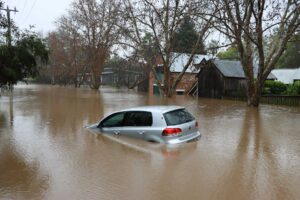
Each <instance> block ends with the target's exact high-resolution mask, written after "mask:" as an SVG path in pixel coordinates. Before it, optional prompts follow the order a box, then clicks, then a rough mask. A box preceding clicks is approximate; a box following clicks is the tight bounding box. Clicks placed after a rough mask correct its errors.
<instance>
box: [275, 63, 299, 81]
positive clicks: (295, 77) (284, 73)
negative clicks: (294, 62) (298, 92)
mask: <svg viewBox="0 0 300 200" xmlns="http://www.w3.org/2000/svg"><path fill="white" fill-rule="evenodd" d="M272 74H274V76H275V77H276V80H277V81H280V82H283V83H285V84H293V83H294V82H296V81H300V67H299V68H298V69H274V70H272Z"/></svg>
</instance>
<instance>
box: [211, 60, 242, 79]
mask: <svg viewBox="0 0 300 200" xmlns="http://www.w3.org/2000/svg"><path fill="white" fill-rule="evenodd" d="M213 63H214V64H215V66H216V67H217V68H218V69H219V71H220V72H221V73H222V74H223V75H224V76H225V77H235V78H245V73H244V70H243V67H242V65H241V62H240V61H232V60H213Z"/></svg>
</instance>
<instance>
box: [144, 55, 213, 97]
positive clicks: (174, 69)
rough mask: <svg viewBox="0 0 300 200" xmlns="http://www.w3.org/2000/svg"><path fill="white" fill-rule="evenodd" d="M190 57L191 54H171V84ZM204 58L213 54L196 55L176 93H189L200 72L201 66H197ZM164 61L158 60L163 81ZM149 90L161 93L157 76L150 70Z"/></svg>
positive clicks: (157, 68) (157, 69) (158, 69)
mask: <svg viewBox="0 0 300 200" xmlns="http://www.w3.org/2000/svg"><path fill="white" fill-rule="evenodd" d="M189 58H190V54H185V53H175V52H174V53H172V54H171V65H170V80H171V84H172V82H173V81H174V80H175V78H176V76H178V75H179V74H180V73H181V72H182V70H183V68H184V66H185V65H186V63H188V60H189ZM204 58H206V59H209V58H211V56H209V55H200V54H195V55H194V57H193V61H192V62H191V64H190V66H189V67H188V68H187V70H186V72H185V74H184V75H183V77H182V79H181V81H180V82H179V84H178V85H177V88H176V94H178V95H182V94H187V93H188V91H189V90H190V89H191V87H192V86H193V85H194V84H195V82H196V81H197V79H196V76H195V75H196V74H198V72H199V67H198V66H197V64H199V63H200V62H201V61H202V59H204ZM162 63H163V62H162V61H161V60H160V59H158V60H157V66H156V73H157V75H158V77H159V79H160V81H161V82H162V83H163V78H164V76H163V73H164V66H163V64H162ZM149 92H150V93H152V94H153V93H154V94H159V87H158V86H157V84H156V83H155V78H154V75H153V73H152V72H150V75H149Z"/></svg>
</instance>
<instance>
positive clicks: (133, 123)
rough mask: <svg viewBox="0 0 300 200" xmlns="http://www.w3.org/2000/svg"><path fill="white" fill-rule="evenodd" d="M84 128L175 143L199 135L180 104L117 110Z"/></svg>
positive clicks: (196, 126)
mask: <svg viewBox="0 0 300 200" xmlns="http://www.w3.org/2000/svg"><path fill="white" fill-rule="evenodd" d="M88 128H90V129H98V130H99V131H100V132H102V133H108V134H116V135H124V136H130V137H135V138H140V139H144V140H147V141H151V142H159V143H165V144H178V143H182V142H188V141H191V140H195V139H198V138H199V137H200V132H199V130H198V122H197V121H196V120H195V118H194V117H193V116H192V115H191V114H190V113H189V112H188V111H187V110H186V109H185V108H184V107H180V106H143V107H136V108H130V109H126V110H121V111H118V112H115V113H112V114H111V115H109V116H107V117H105V118H104V119H102V120H101V121H100V122H99V123H97V124H94V125H91V126H89V127H88Z"/></svg>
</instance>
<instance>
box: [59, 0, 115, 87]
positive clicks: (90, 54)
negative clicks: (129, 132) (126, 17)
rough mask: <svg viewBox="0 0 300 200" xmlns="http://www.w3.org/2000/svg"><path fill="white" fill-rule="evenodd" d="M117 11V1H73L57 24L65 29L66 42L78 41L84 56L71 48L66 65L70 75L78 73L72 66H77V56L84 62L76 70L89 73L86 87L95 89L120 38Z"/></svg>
mask: <svg viewBox="0 0 300 200" xmlns="http://www.w3.org/2000/svg"><path fill="white" fill-rule="evenodd" d="M119 8H120V5H119V2H117V1H111V0H100V1H96V0H75V1H74V2H73V4H72V7H71V9H70V11H69V14H68V15H67V16H65V17H64V19H63V20H62V19H61V20H60V23H59V24H58V28H59V29H61V30H63V29H65V30H64V31H68V30H69V34H70V35H69V40H76V42H79V41H77V38H80V43H81V44H80V48H81V49H82V50H83V51H84V55H78V53H79V52H74V51H75V50H76V49H77V47H75V46H74V48H72V49H71V50H69V52H68V54H70V56H71V57H73V58H72V59H71V60H69V61H68V62H69V63H68V64H69V65H72V66H73V68H72V69H73V71H72V72H71V73H73V72H74V69H75V71H77V72H79V71H80V70H77V69H78V68H77V67H76V66H75V65H78V64H79V63H78V62H77V61H76V58H75V57H78V56H79V57H81V58H80V59H82V58H84V59H85V60H84V62H83V63H80V68H81V67H82V66H85V67H87V71H88V72H89V73H91V77H92V80H91V83H90V87H91V88H92V89H98V88H99V86H100V83H101V80H100V74H101V72H102V70H103V66H104V63H105V61H106V59H107V58H108V57H109V55H110V52H111V49H112V46H113V45H114V44H116V43H117V41H118V38H119V36H120V34H119V32H118V28H117V24H119V23H120V22H121V20H120V18H121V16H120V14H119ZM62 22H63V23H62ZM66 22H71V23H66ZM71 45H72V44H71ZM80 51H81V50H80ZM71 54H72V55H71ZM79 54H81V53H79ZM78 67H79V65H78ZM75 77H76V73H74V79H75Z"/></svg>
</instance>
